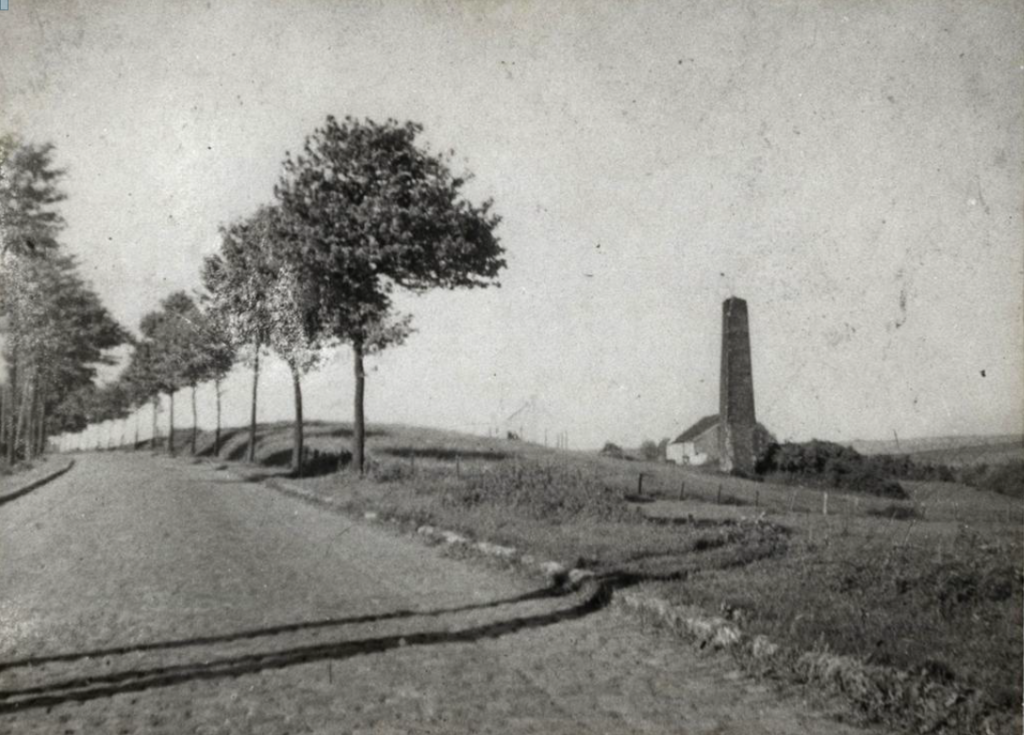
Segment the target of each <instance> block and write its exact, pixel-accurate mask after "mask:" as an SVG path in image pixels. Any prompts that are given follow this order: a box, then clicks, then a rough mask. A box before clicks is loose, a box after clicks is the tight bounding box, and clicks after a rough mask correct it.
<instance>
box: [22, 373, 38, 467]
mask: <svg viewBox="0 0 1024 735" xmlns="http://www.w3.org/2000/svg"><path fill="white" fill-rule="evenodd" d="M33 382H34V381H33V380H32V379H31V378H29V380H28V381H27V383H28V384H27V385H26V386H25V395H23V396H22V397H21V415H22V417H23V418H24V427H25V428H24V429H23V430H22V431H21V432H20V434H21V436H20V437H19V438H22V439H23V440H24V444H25V461H26V462H31V461H32V413H33V408H35V406H34V405H33V404H34V403H35V395H34V394H35V386H34V385H33Z"/></svg>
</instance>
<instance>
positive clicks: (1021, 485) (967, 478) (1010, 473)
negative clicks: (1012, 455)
mask: <svg viewBox="0 0 1024 735" xmlns="http://www.w3.org/2000/svg"><path fill="white" fill-rule="evenodd" d="M958 479H959V480H960V482H962V483H964V484H965V485H971V486H972V487H976V488H979V489H981V490H991V491H992V492H996V493H1001V494H1002V495H1008V496H1010V497H1011V498H1024V460H1019V459H1018V460H1015V461H1013V462H1007V463H1005V464H998V465H995V466H989V465H987V464H977V465H970V466H967V467H962V468H960V471H959V478H958Z"/></svg>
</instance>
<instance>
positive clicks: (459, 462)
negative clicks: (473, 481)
mask: <svg viewBox="0 0 1024 735" xmlns="http://www.w3.org/2000/svg"><path fill="white" fill-rule="evenodd" d="M455 476H456V477H462V455H461V454H456V455H455Z"/></svg>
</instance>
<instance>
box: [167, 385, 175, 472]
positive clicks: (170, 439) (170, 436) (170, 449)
mask: <svg viewBox="0 0 1024 735" xmlns="http://www.w3.org/2000/svg"><path fill="white" fill-rule="evenodd" d="M170 396H171V415H170V416H169V417H168V418H167V453H168V454H169V455H171V456H172V457H173V456H174V391H173V390H172V391H171V392H170Z"/></svg>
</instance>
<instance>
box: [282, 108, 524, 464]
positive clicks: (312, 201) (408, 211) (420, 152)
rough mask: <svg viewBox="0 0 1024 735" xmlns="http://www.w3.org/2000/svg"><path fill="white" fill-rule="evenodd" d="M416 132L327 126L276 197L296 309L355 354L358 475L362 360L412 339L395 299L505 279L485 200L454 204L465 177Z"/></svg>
mask: <svg viewBox="0 0 1024 735" xmlns="http://www.w3.org/2000/svg"><path fill="white" fill-rule="evenodd" d="M422 131H423V128H422V126H421V125H419V124H417V123H412V122H406V123H399V122H397V121H395V120H387V121H385V122H384V123H377V122H374V121H373V120H356V119H353V118H351V117H347V118H345V119H344V120H342V121H339V120H337V119H336V118H334V117H333V116H331V117H328V118H327V121H326V123H325V124H324V125H323V127H320V128H317V129H316V130H315V131H314V132H313V134H312V135H310V136H308V137H307V139H306V142H305V145H304V147H303V150H302V153H300V154H298V155H295V156H293V155H291V154H290V153H289V154H287V155H286V158H285V161H284V170H283V174H282V176H281V178H280V180H279V182H278V184H277V186H276V187H275V194H276V196H277V198H278V200H279V201H280V203H281V207H282V210H283V212H282V214H283V216H282V218H281V220H280V223H281V226H282V227H283V228H284V229H285V231H286V235H285V236H284V237H282V238H280V240H281V242H282V245H283V247H285V248H287V250H286V253H285V254H284V255H283V256H282V257H283V258H285V259H287V260H288V262H291V263H294V264H295V267H296V270H297V272H298V273H299V274H300V278H301V281H302V283H303V286H304V293H303V295H302V298H304V299H306V300H307V301H308V302H309V303H311V304H312V305H313V306H314V307H315V308H312V309H311V313H312V314H314V315H315V316H316V318H317V319H318V326H317V331H318V333H320V334H325V335H330V336H331V337H333V338H335V339H338V340H341V341H343V342H347V343H349V344H351V345H352V348H353V352H354V353H355V375H356V400H355V424H356V426H355V447H354V449H355V452H354V455H355V460H356V466H357V468H358V469H359V470H360V471H361V470H362V468H363V446H362V444H363V418H362V410H363V407H362V403H363V397H362V396H363V392H362V391H363V382H362V381H363V378H364V374H363V368H362V358H363V355H364V354H366V353H367V352H369V351H373V350H375V349H383V348H384V347H386V346H388V345H389V344H396V343H400V342H402V341H403V340H404V339H405V337H406V336H407V335H408V334H409V331H410V329H409V324H410V321H409V318H408V317H403V316H400V315H396V314H395V313H394V312H393V308H392V306H393V305H392V294H393V291H394V289H395V288H396V287H399V288H403V289H406V290H409V291H412V292H423V291H426V290H428V289H432V288H444V289H453V288H482V287H487V286H493V285H497V276H498V273H499V272H500V271H501V269H502V268H504V267H505V260H504V258H503V257H502V256H503V252H504V251H503V249H502V247H501V245H500V244H499V241H498V238H497V237H496V236H495V234H494V230H495V228H496V227H497V226H498V223H499V221H500V218H499V217H498V216H497V215H495V214H494V213H493V212H492V211H491V209H492V202H491V201H490V200H488V201H485V202H483V203H482V204H480V205H476V204H473V203H471V202H470V201H469V200H468V199H466V198H465V196H464V195H463V188H464V186H465V184H466V182H467V181H468V180H469V177H468V175H467V176H456V175H455V174H454V173H453V172H452V170H451V165H450V163H451V158H452V154H451V153H447V154H444V153H441V154H435V153H432V152H431V151H429V150H428V149H427V148H426V147H425V146H422V145H420V144H418V142H417V136H419V135H420V133H422Z"/></svg>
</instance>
